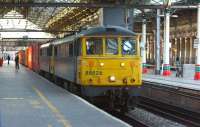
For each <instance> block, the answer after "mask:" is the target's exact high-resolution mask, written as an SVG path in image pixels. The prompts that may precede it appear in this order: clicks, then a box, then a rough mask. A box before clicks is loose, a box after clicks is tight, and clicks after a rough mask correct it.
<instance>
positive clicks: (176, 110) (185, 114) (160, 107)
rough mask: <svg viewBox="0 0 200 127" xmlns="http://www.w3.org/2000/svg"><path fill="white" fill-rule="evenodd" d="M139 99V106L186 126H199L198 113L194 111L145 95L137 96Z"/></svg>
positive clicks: (199, 118) (199, 117) (199, 116)
mask: <svg viewBox="0 0 200 127" xmlns="http://www.w3.org/2000/svg"><path fill="white" fill-rule="evenodd" d="M139 100H140V101H139V104H138V107H140V108H143V109H146V110H148V111H150V112H152V113H155V114H158V115H161V116H163V117H165V118H167V119H171V120H175V121H177V122H180V123H183V124H186V125H188V126H194V127H196V126H200V122H199V121H200V114H198V113H196V112H192V111H189V110H186V109H183V108H180V107H176V106H173V105H169V104H166V103H163V102H159V101H156V100H153V99H150V98H147V97H139Z"/></svg>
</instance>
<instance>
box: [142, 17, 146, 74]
mask: <svg viewBox="0 0 200 127" xmlns="http://www.w3.org/2000/svg"><path fill="white" fill-rule="evenodd" d="M146 33H147V31H146V19H145V18H144V19H143V20H142V49H141V54H142V66H143V73H147V68H146V40H147V39H146V38H147V35H146Z"/></svg>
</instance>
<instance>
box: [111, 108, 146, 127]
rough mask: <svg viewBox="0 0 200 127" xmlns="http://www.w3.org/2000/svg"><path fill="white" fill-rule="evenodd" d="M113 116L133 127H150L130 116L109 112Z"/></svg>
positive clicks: (118, 112)
mask: <svg viewBox="0 0 200 127" xmlns="http://www.w3.org/2000/svg"><path fill="white" fill-rule="evenodd" d="M107 112H108V113H110V114H111V115H113V116H115V117H117V118H119V119H121V120H123V121H124V122H126V123H128V124H130V125H131V126H133V127H149V126H148V125H146V124H145V123H144V122H142V121H139V120H137V119H135V118H133V117H131V116H129V115H128V114H124V113H121V112H120V111H107Z"/></svg>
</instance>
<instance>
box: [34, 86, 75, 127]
mask: <svg viewBox="0 0 200 127" xmlns="http://www.w3.org/2000/svg"><path fill="white" fill-rule="evenodd" d="M33 90H34V91H35V92H36V93H37V95H38V96H39V97H40V98H41V99H42V101H44V103H45V104H46V105H47V106H48V108H49V109H50V110H51V111H52V112H53V113H54V115H55V116H56V118H57V119H58V121H59V122H61V123H62V124H63V126H64V127H71V125H70V123H69V121H67V120H66V119H65V117H64V116H63V115H62V114H61V112H60V111H59V110H58V109H57V108H56V107H55V106H54V105H53V104H52V103H51V102H50V101H49V100H48V99H47V98H46V97H45V96H44V95H43V94H42V92H40V91H39V90H38V89H37V88H36V87H35V86H33Z"/></svg>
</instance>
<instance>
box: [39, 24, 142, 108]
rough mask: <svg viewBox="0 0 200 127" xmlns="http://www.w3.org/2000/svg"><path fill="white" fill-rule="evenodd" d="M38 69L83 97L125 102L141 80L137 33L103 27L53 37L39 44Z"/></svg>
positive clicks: (135, 92) (134, 92) (114, 27)
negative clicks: (104, 97)
mask: <svg viewBox="0 0 200 127" xmlns="http://www.w3.org/2000/svg"><path fill="white" fill-rule="evenodd" d="M40 70H41V71H42V72H45V73H48V74H50V76H52V78H55V80H57V81H62V82H61V84H63V85H64V86H65V87H67V88H68V89H74V88H75V89H78V90H79V92H80V93H81V94H82V95H84V96H90V97H93V96H100V95H109V97H110V98H111V99H112V100H113V102H114V101H115V100H116V99H119V98H120V100H121V101H122V100H123V101H127V98H129V97H132V96H134V95H136V94H137V93H138V89H139V87H140V86H141V82H142V80H141V77H142V73H141V70H142V69H141V57H140V48H139V36H138V35H137V34H136V33H134V32H132V31H129V30H128V29H125V28H122V27H117V26H105V27H103V26H102V27H93V28H89V29H87V30H84V31H82V32H80V33H78V34H75V35H72V36H68V37H65V38H62V39H56V40H53V41H51V42H49V43H47V44H43V45H41V47H40ZM122 103H124V102H122ZM124 104H125V103H124Z"/></svg>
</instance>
